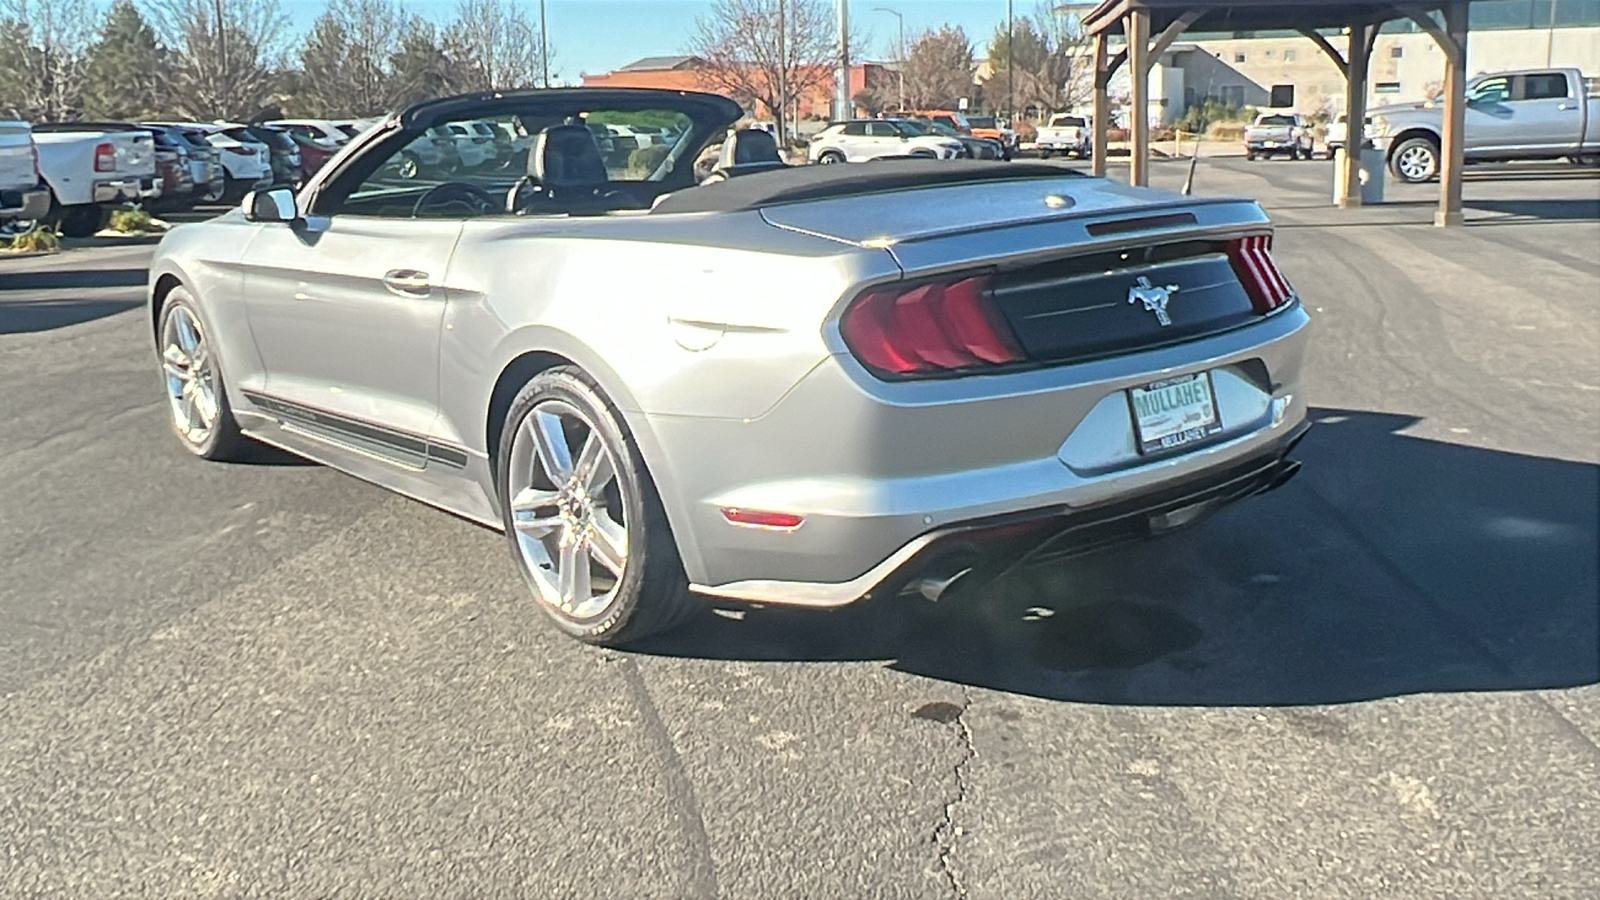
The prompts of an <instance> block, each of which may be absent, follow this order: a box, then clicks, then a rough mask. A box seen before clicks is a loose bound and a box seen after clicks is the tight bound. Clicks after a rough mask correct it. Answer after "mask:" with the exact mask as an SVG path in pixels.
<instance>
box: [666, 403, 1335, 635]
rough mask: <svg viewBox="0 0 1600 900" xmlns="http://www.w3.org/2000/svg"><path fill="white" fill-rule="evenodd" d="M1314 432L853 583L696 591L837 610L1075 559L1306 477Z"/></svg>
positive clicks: (974, 529) (986, 524) (921, 544)
mask: <svg viewBox="0 0 1600 900" xmlns="http://www.w3.org/2000/svg"><path fill="white" fill-rule="evenodd" d="M1310 428H1311V423H1309V422H1305V421H1302V422H1300V423H1298V424H1297V425H1296V426H1295V427H1294V428H1293V429H1291V430H1289V431H1288V432H1287V433H1285V434H1283V435H1282V436H1281V437H1280V438H1279V439H1277V440H1276V441H1274V442H1273V443H1272V444H1271V445H1270V446H1269V447H1267V448H1266V449H1265V450H1263V451H1261V452H1258V453H1257V454H1256V455H1254V456H1251V457H1248V458H1246V459H1244V460H1242V461H1239V462H1237V463H1235V464H1233V465H1230V466H1227V467H1225V468H1222V469H1218V470H1206V471H1204V472H1201V473H1199V474H1196V475H1192V476H1189V477H1187V478H1183V479H1180V480H1178V481H1176V482H1172V483H1169V484H1166V485H1163V486H1162V487H1160V488H1158V489H1152V490H1146V491H1142V492H1140V493H1137V494H1134V495H1132V496H1129V497H1126V498H1122V499H1119V500H1114V501H1106V502H1103V503H1099V504H1095V505H1092V506H1087V507H1083V508H1081V509H1059V508H1058V509H1046V510H1029V511H1025V512H1021V513H1013V514H1009V515H1001V516H993V517H989V518H986V519H979V520H974V521H971V522H964V523H961V524H959V525H954V526H951V527H948V528H941V529H938V530H936V531H930V532H928V533H926V534H923V535H919V536H918V537H917V538H915V539H914V540H912V541H910V542H909V543H907V544H905V545H904V546H902V547H901V548H900V549H898V550H896V551H895V552H894V553H893V554H891V555H890V556H889V557H888V558H887V559H885V560H884V561H883V562H881V563H879V564H878V565H876V566H874V567H873V568H871V569H870V570H868V571H867V572H865V573H863V574H862V575H861V576H860V577H857V578H854V579H851V580H850V581H847V582H839V583H831V584H818V583H811V582H793V581H788V582H786V581H760V580H752V581H745V582H738V583H735V584H727V585H720V586H717V587H706V586H703V585H693V586H692V589H693V590H694V591H696V592H697V593H701V594H706V595H709V596H713V597H726V598H729V599H733V600H745V601H750V602H768V603H778V604H785V605H790V606H812V607H823V608H827V607H836V606H844V605H846V604H849V603H852V602H854V601H856V600H859V599H865V598H867V597H870V596H886V595H890V594H894V593H896V592H898V591H900V590H902V589H904V588H905V587H906V586H907V585H909V584H911V583H912V582H913V581H915V580H916V579H918V578H924V577H930V576H931V577H933V578H934V579H935V580H936V581H938V582H941V583H946V584H947V583H949V582H951V581H954V580H955V578H957V577H960V576H961V575H962V574H965V573H966V572H969V571H973V570H975V569H977V568H979V567H982V568H983V570H984V571H985V572H986V574H987V575H989V576H993V575H998V574H1001V573H1003V572H1004V571H1006V570H1007V569H1010V568H1012V567H1014V566H1016V565H1019V564H1023V563H1044V562H1053V561H1059V560H1065V559H1071V558H1073V557H1076V556H1082V555H1085V554H1088V553H1093V552H1095V551H1097V550H1103V549H1106V548H1109V547H1113V546H1116V545H1118V544H1124V543H1129V542H1132V541H1139V540H1145V539H1148V538H1152V537H1157V536H1159V535H1162V534H1167V533H1169V532H1172V531H1176V530H1178V529H1180V528H1183V527H1186V526H1189V525H1193V524H1195V523H1197V522H1199V521H1201V520H1202V519H1204V518H1206V517H1207V516H1210V515H1211V514H1212V513H1214V512H1216V511H1218V510H1220V509H1222V508H1223V507H1225V506H1227V505H1228V504H1230V503H1233V502H1235V501H1238V500H1243V499H1245V498H1246V497H1253V496H1256V495H1258V494H1265V493H1268V492H1269V491H1273V490H1276V489H1277V488H1279V487H1281V486H1283V485H1284V484H1286V483H1287V482H1288V481H1289V479H1291V478H1293V477H1294V476H1295V475H1296V474H1297V473H1298V472H1299V471H1300V463H1298V462H1295V461H1293V460H1290V459H1289V458H1288V455H1289V452H1290V451H1291V450H1293V449H1294V447H1295V445H1297V444H1298V443H1299V442H1300V439H1301V438H1303V437H1304V436H1305V434H1306V432H1307V431H1309V430H1310Z"/></svg>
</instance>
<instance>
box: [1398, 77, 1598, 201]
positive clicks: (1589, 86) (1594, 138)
mask: <svg viewBox="0 0 1600 900" xmlns="http://www.w3.org/2000/svg"><path fill="white" fill-rule="evenodd" d="M1466 95H1467V109H1466V114H1465V123H1466V134H1465V136H1464V138H1463V141H1462V152H1463V154H1464V155H1465V157H1466V161H1467V162H1503V161H1506V160H1514V159H1561V158H1563V157H1565V158H1568V159H1571V160H1572V161H1573V162H1577V163H1583V164H1586V165H1595V164H1596V163H1600V85H1595V84H1594V83H1593V82H1591V81H1588V80H1586V79H1585V78H1584V77H1583V75H1582V73H1580V72H1579V71H1578V70H1577V69H1528V70H1524V71H1518V72H1494V73H1490V74H1486V75H1479V76H1478V77H1476V78H1474V79H1472V80H1471V81H1468V82H1467V89H1466ZM1368 115H1369V116H1370V118H1371V120H1372V142H1373V145H1374V146H1376V147H1377V148H1378V149H1380V150H1383V151H1384V152H1385V153H1386V154H1387V157H1388V160H1389V171H1390V172H1392V173H1393V174H1394V176H1395V177H1396V178H1398V179H1400V180H1401V181H1406V182H1411V183H1417V182H1422V181H1427V180H1429V179H1431V178H1434V177H1436V176H1437V175H1438V174H1439V148H1440V146H1441V144H1442V141H1441V140H1440V135H1441V134H1442V133H1443V130H1444V127H1443V122H1444V107H1443V105H1442V104H1440V103H1437V102H1433V101H1430V102H1427V103H1413V104H1401V105H1395V106H1382V107H1379V108H1377V109H1373V110H1369V111H1368Z"/></svg>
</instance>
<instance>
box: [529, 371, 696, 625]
mask: <svg viewBox="0 0 1600 900" xmlns="http://www.w3.org/2000/svg"><path fill="white" fill-rule="evenodd" d="M498 475H499V479H498V483H499V485H500V494H501V501H500V506H501V516H502V522H503V524H504V526H505V532H506V536H507V538H508V539H509V540H510V543H511V551H512V555H513V556H514V557H515V559H516V561H517V567H518V569H519V570H520V571H521V572H522V575H523V578H524V579H525V580H526V581H527V583H528V587H529V588H530V589H531V590H532V592H533V596H534V600H535V602H536V603H537V605H538V606H539V608H540V609H541V610H542V611H543V612H544V613H545V615H547V616H549V618H550V620H551V621H552V622H554V623H555V626H556V627H557V628H559V629H560V630H561V631H563V632H565V633H566V634H568V635H570V636H572V637H575V638H577V639H578V640H581V641H585V642H588V643H591V644H603V645H607V646H615V645H618V644H624V643H627V642H629V641H633V640H637V639H638V638H642V637H644V636H646V635H649V634H654V633H656V632H660V631H665V630H667V629H669V628H671V627H673V626H674V625H677V624H678V623H680V622H681V621H683V619H684V618H686V617H687V616H688V615H689V614H691V613H692V612H693V611H694V609H695V605H694V603H693V600H692V599H691V598H690V596H689V590H688V589H689V585H688V579H687V578H686V577H685V576H684V573H683V564H682V563H681V562H680V561H679V558H678V548H677V544H676V542H675V541H674V540H673V537H672V529H671V526H670V525H668V524H667V516H666V511H665V510H664V509H663V508H662V505H661V499H660V496H659V495H658V494H657V493H656V489H655V484H654V483H653V482H652V481H651V480H650V475H649V473H648V472H647V471H646V470H645V467H644V464H643V461H642V460H641V458H640V456H639V451H638V447H637V445H636V444H635V442H634V440H633V438H632V436H631V435H630V434H629V432H628V429H627V425H626V423H624V422H623V420H622V417H621V416H620V415H618V414H617V413H616V411H615V410H614V409H613V407H612V406H611V404H610V403H609V402H608V401H607V400H606V398H605V396H604V395H603V394H602V393H601V392H600V389H599V388H598V387H597V386H596V385H595V384H594V382H593V381H591V380H590V379H589V378H588V377H587V376H586V375H585V374H584V373H583V372H582V371H580V370H578V369H576V368H570V367H563V368H557V369H550V370H548V371H545V372H541V373H540V374H538V375H536V376H534V378H533V379H532V380H531V381H529V382H528V383H527V384H526V385H524V386H523V388H522V390H521V391H519V392H518V393H517V396H516V398H515V399H514V400H513V401H512V403H511V409H510V411H509V412H508V414H507V416H506V422H505V428H504V429H503V431H502V433H501V437H500V447H499V466H498Z"/></svg>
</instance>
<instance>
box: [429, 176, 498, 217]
mask: <svg viewBox="0 0 1600 900" xmlns="http://www.w3.org/2000/svg"><path fill="white" fill-rule="evenodd" d="M452 200H465V201H467V202H468V203H470V204H472V205H473V206H475V207H476V208H477V211H478V212H480V213H491V212H497V211H498V210H499V209H500V204H499V203H498V202H496V201H495V198H494V195H493V194H490V193H489V192H488V191H486V190H484V189H483V188H481V187H478V186H477V185H475V184H468V183H467V182H465V181H446V182H444V183H443V184H436V185H434V186H433V187H431V188H428V189H427V190H426V191H423V192H422V196H421V197H418V198H417V203H416V205H415V206H413V207H411V216H412V218H416V217H417V216H420V215H422V210H423V208H424V207H426V206H428V204H430V203H446V202H449V201H452Z"/></svg>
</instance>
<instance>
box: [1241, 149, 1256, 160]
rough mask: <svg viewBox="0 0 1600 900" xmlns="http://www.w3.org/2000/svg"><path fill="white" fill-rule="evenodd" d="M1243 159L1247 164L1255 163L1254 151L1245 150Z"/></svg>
mask: <svg viewBox="0 0 1600 900" xmlns="http://www.w3.org/2000/svg"><path fill="white" fill-rule="evenodd" d="M1244 158H1245V159H1246V160H1247V161H1249V162H1255V161H1256V154H1255V151H1254V150H1246V151H1245V152H1244Z"/></svg>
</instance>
